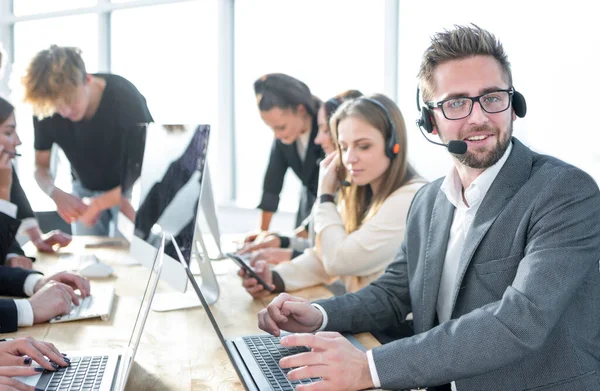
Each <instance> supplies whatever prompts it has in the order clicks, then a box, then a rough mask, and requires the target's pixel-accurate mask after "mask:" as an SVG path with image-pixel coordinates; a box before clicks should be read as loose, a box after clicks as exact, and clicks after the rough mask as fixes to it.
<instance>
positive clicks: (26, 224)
mask: <svg viewBox="0 0 600 391" xmlns="http://www.w3.org/2000/svg"><path fill="white" fill-rule="evenodd" d="M38 226H39V225H38V222H37V220H36V219H35V218H34V217H27V218H25V219H23V220H21V225H20V226H19V230H18V231H17V235H21V234H23V233H25V231H27V230H28V229H30V228H33V227H38Z"/></svg>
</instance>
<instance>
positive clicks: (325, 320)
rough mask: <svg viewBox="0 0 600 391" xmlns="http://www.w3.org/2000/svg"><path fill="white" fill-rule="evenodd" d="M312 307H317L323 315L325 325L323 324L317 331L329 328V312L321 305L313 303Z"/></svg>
mask: <svg viewBox="0 0 600 391" xmlns="http://www.w3.org/2000/svg"><path fill="white" fill-rule="evenodd" d="M312 306H313V307H315V308H316V309H318V310H319V311H321V314H322V315H323V323H321V327H319V328H318V329H317V330H316V331H317V332H319V331H323V330H325V327H327V323H329V318H328V317H327V312H325V309H324V308H323V307H321V306H320V305H319V304H316V303H312Z"/></svg>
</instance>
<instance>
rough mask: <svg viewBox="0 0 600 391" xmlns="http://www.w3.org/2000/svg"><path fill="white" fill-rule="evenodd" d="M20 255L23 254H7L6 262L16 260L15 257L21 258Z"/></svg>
mask: <svg viewBox="0 0 600 391" xmlns="http://www.w3.org/2000/svg"><path fill="white" fill-rule="evenodd" d="M20 255H21V254H16V253H9V254H6V260H7V261H8V260H9V259H11V258H14V257H18V256H20Z"/></svg>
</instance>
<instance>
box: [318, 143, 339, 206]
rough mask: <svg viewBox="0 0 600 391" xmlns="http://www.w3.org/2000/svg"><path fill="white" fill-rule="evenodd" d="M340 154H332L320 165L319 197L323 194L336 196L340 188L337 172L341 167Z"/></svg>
mask: <svg viewBox="0 0 600 391" xmlns="http://www.w3.org/2000/svg"><path fill="white" fill-rule="evenodd" d="M339 162H340V158H339V154H338V152H337V151H335V152H332V153H330V154H329V155H327V156H326V157H325V159H323V160H322V161H321V163H320V164H319V189H318V191H317V196H320V195H322V194H331V195H333V194H335V192H336V191H337V189H338V187H339V182H338V177H337V175H338V174H337V172H338V167H339Z"/></svg>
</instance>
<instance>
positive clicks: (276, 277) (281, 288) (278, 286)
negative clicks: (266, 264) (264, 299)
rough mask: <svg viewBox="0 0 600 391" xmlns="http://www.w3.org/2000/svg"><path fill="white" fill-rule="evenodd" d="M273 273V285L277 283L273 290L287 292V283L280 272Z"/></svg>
mask: <svg viewBox="0 0 600 391" xmlns="http://www.w3.org/2000/svg"><path fill="white" fill-rule="evenodd" d="M271 275H272V276H273V285H275V290H274V291H273V292H285V283H284V282H283V278H281V276H280V275H279V273H277V272H276V271H272V272H271Z"/></svg>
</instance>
